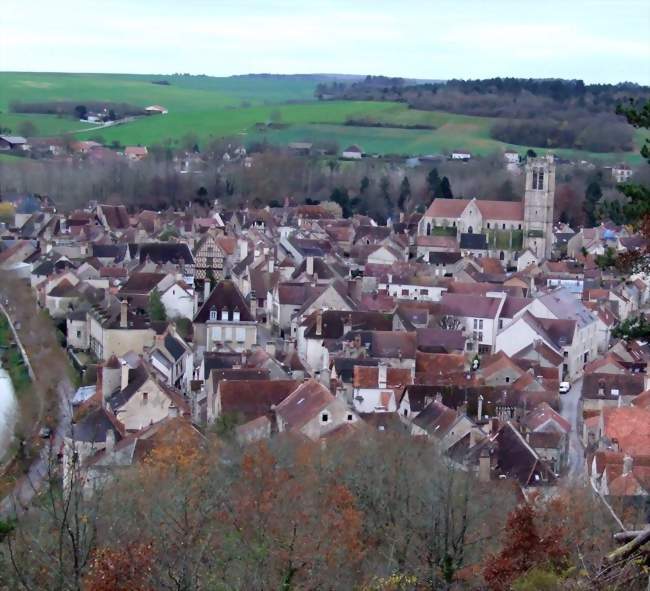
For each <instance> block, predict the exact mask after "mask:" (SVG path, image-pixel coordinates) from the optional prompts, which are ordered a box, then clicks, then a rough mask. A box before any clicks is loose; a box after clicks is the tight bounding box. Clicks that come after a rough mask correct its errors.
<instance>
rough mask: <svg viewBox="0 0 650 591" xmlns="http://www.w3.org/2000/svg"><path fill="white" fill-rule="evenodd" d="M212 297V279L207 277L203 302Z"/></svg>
mask: <svg viewBox="0 0 650 591" xmlns="http://www.w3.org/2000/svg"><path fill="white" fill-rule="evenodd" d="M209 297H210V280H209V279H208V278H207V277H206V279H205V282H204V283H203V303H205V302H207V301H208V298H209Z"/></svg>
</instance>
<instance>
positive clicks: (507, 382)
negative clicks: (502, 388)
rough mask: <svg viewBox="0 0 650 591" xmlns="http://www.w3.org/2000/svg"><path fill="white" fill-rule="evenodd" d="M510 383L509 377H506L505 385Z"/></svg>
mask: <svg viewBox="0 0 650 591" xmlns="http://www.w3.org/2000/svg"><path fill="white" fill-rule="evenodd" d="M509 383H510V376H506V384H509Z"/></svg>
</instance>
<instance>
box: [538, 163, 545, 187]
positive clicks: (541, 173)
mask: <svg viewBox="0 0 650 591" xmlns="http://www.w3.org/2000/svg"><path fill="white" fill-rule="evenodd" d="M537 188H538V189H539V190H540V191H541V190H542V189H543V188H544V170H543V169H541V168H540V169H539V172H538V173H537Z"/></svg>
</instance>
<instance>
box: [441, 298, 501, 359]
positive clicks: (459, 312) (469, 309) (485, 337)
mask: <svg viewBox="0 0 650 591" xmlns="http://www.w3.org/2000/svg"><path fill="white" fill-rule="evenodd" d="M505 301H506V294H504V293H501V292H494V293H491V294H490V295H489V296H487V297H486V296H479V295H469V294H449V293H445V294H443V296H442V298H441V299H440V306H439V313H440V314H441V315H443V316H450V317H452V318H456V319H457V320H458V322H459V324H460V327H459V328H462V329H464V331H465V334H467V335H468V339H471V340H468V341H467V350H468V351H477V352H478V353H489V352H491V351H492V350H493V349H494V347H495V345H496V336H497V330H498V319H499V316H500V314H501V310H502V308H503V306H504V303H505Z"/></svg>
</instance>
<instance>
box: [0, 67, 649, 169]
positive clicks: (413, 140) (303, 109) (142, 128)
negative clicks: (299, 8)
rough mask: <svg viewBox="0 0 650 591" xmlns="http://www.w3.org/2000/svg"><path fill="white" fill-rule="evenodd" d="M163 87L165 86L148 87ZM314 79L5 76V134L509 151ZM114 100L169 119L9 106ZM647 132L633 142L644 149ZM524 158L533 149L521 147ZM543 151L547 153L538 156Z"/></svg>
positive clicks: (470, 132)
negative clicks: (102, 123)
mask: <svg viewBox="0 0 650 591" xmlns="http://www.w3.org/2000/svg"><path fill="white" fill-rule="evenodd" d="M161 80H165V81H168V82H169V85H160V84H152V81H161ZM318 80H319V77H318V76H309V75H306V76H287V77H277V76H239V77H231V78H214V77H207V76H205V77H203V76H157V75H150V76H142V75H125V74H48V73H43V74H39V73H19V72H11V73H0V111H1V112H0V126H2V127H8V128H10V129H11V130H12V132H13V133H18V129H19V127H20V123H21V122H23V121H26V120H29V121H32V122H33V123H34V124H35V126H36V129H37V133H38V135H58V134H62V133H71V132H73V133H76V134H77V135H78V136H79V137H80V138H84V137H85V138H88V137H91V136H96V135H99V136H101V137H102V138H103V139H104V140H105V141H106V142H112V141H118V142H120V143H121V144H123V145H132V144H144V145H150V144H154V143H161V142H164V141H167V140H171V141H172V142H176V143H178V142H179V141H180V140H181V139H182V138H183V136H184V135H186V134H188V133H195V134H197V135H198V136H199V139H200V141H205V140H208V139H210V138H214V137H223V136H240V137H241V138H242V140H243V141H244V142H249V141H253V140H259V139H266V140H268V141H270V142H275V143H278V144H286V143H288V142H290V141H296V140H310V141H318V140H330V141H335V142H337V143H338V144H339V146H340V147H341V148H344V147H345V146H346V145H348V144H351V143H357V144H360V145H361V146H362V147H363V148H364V149H365V150H366V151H367V152H371V153H379V154H386V153H395V154H404V155H418V154H431V153H440V152H445V151H450V150H453V149H455V148H463V149H467V150H470V151H471V152H473V153H476V154H485V153H489V152H492V151H494V150H498V149H505V148H508V147H512V146H508V145H506V144H504V143H502V142H499V141H496V140H493V139H492V138H490V135H489V132H490V127H491V125H492V124H493V121H494V120H493V119H491V118H489V117H472V116H465V115H455V114H450V113H442V112H435V111H417V110H412V109H408V107H407V106H406V105H405V104H403V103H387V102H342V101H337V102H325V103H319V102H316V101H314V100H313V89H314V87H315V85H316V83H317V81H318ZM15 100H19V101H24V102H30V101H57V100H68V101H79V102H80V103H83V102H84V101H114V102H127V103H132V104H135V105H139V106H142V107H144V106H147V105H150V104H161V105H164V106H165V107H167V108H168V109H169V114H168V115H165V116H154V117H148V118H141V119H138V120H136V121H133V122H130V123H127V124H124V125H119V126H116V127H112V128H104V129H99V130H97V129H93V130H90V131H84V128H86V127H87V125H86V124H84V123H81V122H79V121H76V120H74V119H72V118H59V117H56V116H53V115H18V114H13V113H9V112H8V110H9V105H10V103H11V102H12V101H15ZM278 113H279V114H280V121H281V123H283V124H285V125H286V126H287V127H286V128H283V129H274V130H267V131H259V130H257V129H256V127H255V124H257V123H265V122H268V121H269V120H270V119H271V118H272V114H273V115H274V116H277V114H278ZM349 118H369V119H372V120H374V121H376V122H380V123H382V124H388V125H399V126H413V125H427V126H432V127H434V129H433V130H428V129H427V130H421V129H420V130H414V129H401V128H386V127H384V128H378V127H351V126H346V125H343V124H344V123H345V122H346V120H347V119H349ZM645 136H646V134H645V132H639V133H637V136H636V137H637V143H638V144H639V145H640V144H641V142H642V141H643V138H644V137H645ZM517 149H518V150H519V151H520V152H524V151H525V150H526V149H527V146H518V147H517ZM538 151H539V152H543V150H538ZM556 153H558V154H559V155H562V156H566V157H569V158H585V159H600V160H604V161H618V160H621V159H624V160H627V161H629V162H631V163H634V162H637V161H638V160H639V156H638V153H636V152H634V153H628V154H591V153H587V152H578V151H575V150H557V151H556Z"/></svg>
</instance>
